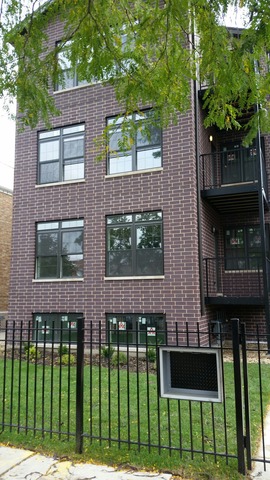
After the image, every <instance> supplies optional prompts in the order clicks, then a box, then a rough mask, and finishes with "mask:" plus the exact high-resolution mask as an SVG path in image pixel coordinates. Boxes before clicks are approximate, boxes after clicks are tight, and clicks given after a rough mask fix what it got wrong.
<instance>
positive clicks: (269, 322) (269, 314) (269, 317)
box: [256, 106, 270, 353]
mask: <svg viewBox="0 0 270 480" xmlns="http://www.w3.org/2000/svg"><path fill="white" fill-rule="evenodd" d="M256 108H258V106H257V107H256ZM256 148H257V169H258V195H259V219H260V233H261V249H262V270H263V296H264V308H265V319H266V332H267V348H268V352H269V353H270V305H269V293H268V291H269V285H268V275H267V256H266V229H265V215H264V197H263V165H262V150H261V135H260V129H259V126H258V133H257V139H256Z"/></svg>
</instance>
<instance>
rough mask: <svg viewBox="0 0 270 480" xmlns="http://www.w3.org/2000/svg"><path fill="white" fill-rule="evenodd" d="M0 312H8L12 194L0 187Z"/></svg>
mask: <svg viewBox="0 0 270 480" xmlns="http://www.w3.org/2000/svg"><path fill="white" fill-rule="evenodd" d="M0 212H1V215H0V245H1V249H0V312H6V311H7V310H8V300H9V277H10V257H11V231H12V192H10V191H9V190H6V189H3V188H1V187H0Z"/></svg>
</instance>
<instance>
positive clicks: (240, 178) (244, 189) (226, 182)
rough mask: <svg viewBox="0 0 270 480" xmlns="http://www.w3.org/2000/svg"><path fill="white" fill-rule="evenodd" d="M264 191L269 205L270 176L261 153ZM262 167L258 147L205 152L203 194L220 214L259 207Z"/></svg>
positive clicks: (203, 156) (202, 158)
mask: <svg viewBox="0 0 270 480" xmlns="http://www.w3.org/2000/svg"><path fill="white" fill-rule="evenodd" d="M260 155H261V157H260V160H261V161H260V165H261V169H262V187H263V188H262V191H263V195H264V199H265V205H266V206H267V205H268V202H267V198H268V191H267V175H266V168H265V162H264V158H263V153H262V152H261V153H260ZM259 174H260V172H259V168H258V158H257V150H256V148H255V147H250V148H238V149H233V150H224V151H221V152H215V153H209V154H203V155H201V193H202V197H203V198H205V199H207V200H208V202H210V203H211V204H212V205H213V206H214V207H215V208H216V209H217V210H219V211H220V213H228V212H230V211H232V210H233V211H236V210H237V211H251V210H257V209H258V205H259V191H260V189H259V184H260V182H259V181H258V180H259V178H260V177H259Z"/></svg>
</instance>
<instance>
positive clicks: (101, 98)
mask: <svg viewBox="0 0 270 480" xmlns="http://www.w3.org/2000/svg"><path fill="white" fill-rule="evenodd" d="M60 38H61V27H59V25H57V24H55V25H52V26H51V27H50V31H49V40H48V48H50V45H53V44H54V43H55V42H56V41H58V40H59V39H60ZM52 94H53V95H54V98H55V102H56V106H57V107H58V108H59V109H60V111H61V114H60V115H59V116H58V117H56V118H54V119H53V121H52V123H53V126H54V127H62V126H66V125H72V124H75V123H80V122H84V123H85V138H86V155H85V181H84V182H75V183H69V184H68V183H66V184H62V185H54V186H42V187H40V186H38V187H37V186H36V175H37V132H38V130H41V129H44V125H42V124H40V125H39V126H38V128H37V129H36V130H32V131H31V130H30V129H25V131H24V132H19V131H18V132H17V141H16V165H15V186H14V195H15V209H14V237H13V257H12V276H11V281H12V288H11V303H10V305H11V313H12V318H14V319H15V320H25V321H26V320H27V321H28V320H31V319H32V314H33V312H83V314H84V315H85V317H86V320H87V321H90V320H93V321H94V322H98V321H100V320H101V321H102V322H104V321H105V316H106V313H113V312H116V313H164V314H166V319H167V322H168V323H169V324H170V323H172V322H175V321H178V322H179V323H180V324H182V325H183V324H184V323H185V322H186V321H188V322H189V323H190V325H195V324H196V322H197V321H200V323H201V325H206V324H207V321H208V320H209V319H215V318H216V316H217V311H218V310H220V308H219V309H218V308H213V307H207V308H206V315H204V316H203V317H202V316H201V303H200V281H199V252H198V217H197V208H198V204H197V200H198V199H197V171H196V140H195V108H194V99H193V95H192V96H191V107H190V110H189V111H188V112H187V114H186V115H179V124H178V125H177V126H170V127H169V128H167V129H166V130H165V131H163V169H162V170H160V171H152V172H148V173H136V174H130V175H123V176H117V177H106V160H105V158H104V159H103V160H102V161H101V162H97V161H96V158H95V154H94V152H93V149H94V139H95V138H96V137H97V136H98V135H100V134H101V133H102V131H103V128H104V127H105V125H106V117H108V116H113V115H116V114H119V113H122V112H123V110H122V108H121V107H120V106H119V105H118V103H117V102H116V100H115V97H114V93H113V89H112V87H110V86H106V85H100V84H98V85H93V86H84V87H80V88H75V89H71V90H69V91H63V92H57V93H53V92H52ZM199 116H200V118H199V150H200V152H201V153H207V152H209V153H210V151H211V144H210V143H209V140H208V138H209V134H210V133H212V134H213V135H214V138H215V142H216V144H217V148H218V143H219V139H218V135H217V134H216V131H215V130H214V129H209V130H208V131H206V130H205V128H204V127H203V117H204V114H203V112H202V110H201V109H199ZM229 135H230V134H229ZM267 149H268V150H269V144H268V143H267ZM268 158H269V156H268ZM149 210H162V212H163V227H164V278H162V279H158V278H156V279H154V278H153V279H143V280H141V279H136V277H134V278H133V279H132V280H128V279H127V280H112V279H105V278H104V277H105V218H106V215H113V214H120V213H132V212H144V211H149ZM200 212H201V218H202V254H203V256H211V257H213V256H214V255H215V237H214V235H213V231H212V227H213V226H214V227H215V228H216V229H217V230H218V231H219V232H220V243H219V254H220V255H223V244H222V238H223V234H222V231H223V230H222V229H223V228H224V226H226V225H227V222H228V220H229V221H230V224H232V223H231V222H236V223H237V222H238V221H239V218H237V216H236V217H235V218H233V217H230V218H229V219H226V218H222V217H221V216H220V215H218V214H217V212H216V211H215V210H214V209H212V208H211V207H210V206H209V205H208V204H207V203H206V202H205V201H201V204H200ZM238 217H239V216H238ZM74 218H84V279H83V281H47V282H41V281H39V282H36V281H34V275H35V272H34V269H35V225H36V222H41V221H51V220H62V219H74ZM248 220H249V221H250V219H248ZM257 220H258V219H257V218H254V219H252V221H254V223H256V221H257ZM241 221H245V220H244V219H243V218H241ZM237 308H238V309H237V313H239V316H240V317H241V318H242V317H243V316H244V315H246V312H247V311H248V312H249V314H248V315H246V320H247V321H248V322H249V323H250V325H254V324H255V323H256V319H257V318H260V319H261V318H263V314H262V308H261V309H260V313H259V316H258V311H259V309H257V310H256V309H254V308H253V310H252V309H242V310H241V309H240V307H237ZM227 310H228V309H227ZM255 310H256V311H255ZM241 312H243V315H242V314H241ZM250 312H251V313H250ZM231 314H232V315H233V316H234V315H236V314H235V312H234V311H232V312H229V313H228V315H231ZM240 314H241V315H240ZM230 318H231V317H230ZM260 321H261V320H260Z"/></svg>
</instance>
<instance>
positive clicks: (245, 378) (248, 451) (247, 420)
mask: <svg viewBox="0 0 270 480" xmlns="http://www.w3.org/2000/svg"><path fill="white" fill-rule="evenodd" d="M241 338H242V359H243V383H244V399H245V427H246V436H245V447H246V454H247V469H248V470H251V468H252V463H251V434H250V412H249V389H248V366H247V345H246V326H245V324H242V325H241Z"/></svg>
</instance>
